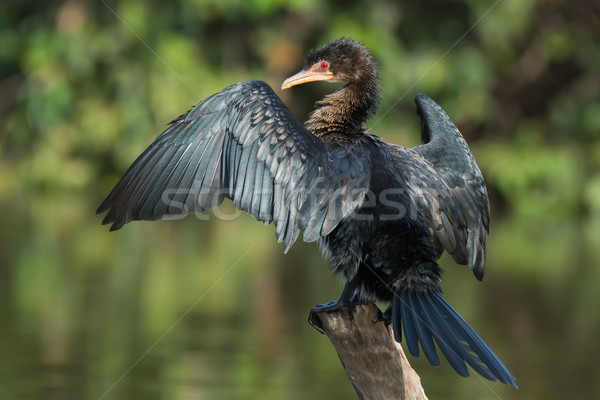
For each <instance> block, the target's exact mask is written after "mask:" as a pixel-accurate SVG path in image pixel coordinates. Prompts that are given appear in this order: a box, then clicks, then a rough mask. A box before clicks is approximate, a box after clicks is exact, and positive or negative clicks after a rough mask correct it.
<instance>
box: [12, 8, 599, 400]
mask: <svg viewBox="0 0 600 400" xmlns="http://www.w3.org/2000/svg"><path fill="white" fill-rule="evenodd" d="M599 15H600V10H599V7H598V5H597V4H596V2H594V1H592V0H580V1H566V0H553V1H543V0H529V1H520V0H500V1H476V0H454V1H450V0H448V1H446V0H431V1H422V2H398V1H392V0H380V1H371V2H366V1H346V2H342V1H328V2H324V1H314V0H293V1H283V0H256V1H244V0H181V1H159V0H153V1H148V2H139V1H133V0H121V1H109V0H99V1H84V0H70V1H66V2H58V1H48V2H45V3H39V2H33V1H4V2H3V3H2V4H1V5H0V209H1V210H2V211H1V212H2V221H1V222H2V224H1V227H0V320H1V321H2V322H1V323H2V326H3V327H4V328H3V329H2V331H0V335H1V336H0V352H1V354H2V356H1V357H0V360H1V361H0V397H2V398H22V399H25V398H48V397H50V398H52V397H55V398H73V399H75V398H77V399H80V398H93V399H98V398H100V397H101V396H103V394H105V393H107V392H106V391H107V390H108V389H109V388H110V389H111V390H112V391H111V392H109V394H107V396H106V398H107V399H108V398H124V399H125V398H193V397H199V398H203V397H206V398H261V399H269V398H273V399H280V398H291V399H293V398H298V399H301V398H306V397H308V396H311V397H312V398H315V399H317V398H323V399H337V398H339V399H341V398H348V397H349V396H352V393H353V392H352V389H351V387H350V386H349V385H348V383H347V380H346V378H345V375H344V373H343V371H342V370H341V368H340V366H339V361H338V360H337V358H336V356H335V353H333V350H332V349H331V347H330V346H329V344H328V342H327V341H326V340H325V339H323V338H320V337H318V338H316V339H315V336H314V335H315V334H314V332H313V331H312V330H311V328H310V327H308V326H306V324H305V321H304V315H305V313H306V310H307V309H308V307H310V306H312V305H313V304H314V303H317V302H322V301H325V300H330V299H331V298H333V297H335V296H336V295H337V291H338V290H339V285H338V284H337V282H335V280H332V279H329V278H328V277H326V275H325V272H324V271H323V265H324V264H325V263H324V262H323V261H322V260H321V259H320V257H319V255H318V252H317V250H316V248H314V246H305V245H303V244H300V243H299V244H297V245H295V246H294V248H293V249H292V251H291V253H290V254H289V255H287V256H285V258H284V257H283V256H282V255H281V253H282V246H281V245H274V244H272V242H273V238H274V236H273V232H272V227H270V228H265V227H263V226H261V225H260V224H257V223H256V222H255V221H253V220H252V219H251V218H248V217H244V218H241V219H239V220H237V221H235V223H223V222H220V223H219V222H218V221H215V219H214V218H211V220H210V221H208V222H207V221H197V220H196V219H195V218H188V219H187V220H185V221H174V222H157V223H139V224H132V225H131V226H127V227H126V229H124V230H122V231H119V232H118V233H113V234H109V233H108V232H107V231H106V230H105V229H104V228H102V227H100V226H99V223H100V221H101V219H100V218H99V217H96V216H94V210H95V208H96V207H97V205H98V204H99V203H100V202H101V200H102V199H103V197H104V196H105V195H106V194H107V193H108V191H109V190H110V188H111V187H112V185H114V183H115V182H116V180H117V179H118V177H119V176H120V174H122V173H123V171H125V169H126V168H127V167H128V166H129V165H130V163H131V162H132V161H133V160H134V159H135V157H136V156H137V155H138V154H139V153H140V152H141V151H142V150H143V149H144V148H145V147H146V146H147V145H148V144H149V143H150V142H151V141H152V140H153V139H154V137H156V136H157V135H158V134H159V133H160V132H161V131H162V129H163V128H164V127H165V126H166V124H167V123H168V122H169V121H171V120H172V119H174V118H175V117H177V116H178V115H180V114H182V113H183V112H185V111H186V110H187V109H188V108H189V107H190V106H192V105H194V104H196V103H198V102H199V101H200V100H201V99H202V98H205V97H207V96H209V95H211V94H212V93H215V92H217V91H219V90H221V89H222V88H224V87H225V86H227V85H230V84H233V83H235V82H238V81H241V80H246V79H262V80H265V81H267V82H268V83H269V84H270V85H271V86H272V87H273V88H275V90H276V91H278V90H279V86H280V84H281V82H282V81H283V79H284V78H285V77H287V76H289V75H291V74H293V73H295V72H297V70H298V69H299V68H300V67H301V66H302V65H303V62H304V55H305V54H306V52H307V50H308V49H309V48H312V47H315V46H320V45H322V44H323V43H325V42H326V41H328V40H331V39H335V38H337V37H340V36H352V37H354V38H356V39H358V40H361V41H363V42H364V43H365V44H366V46H367V47H368V48H369V49H370V50H371V52H372V54H373V56H374V58H375V60H376V61H377V63H378V66H379V71H380V78H381V82H382V86H383V88H384V91H383V101H382V106H381V111H380V112H379V113H378V114H377V115H375V117H374V118H373V119H372V120H371V121H370V122H369V124H368V126H369V127H370V128H371V131H372V133H374V134H376V135H379V136H381V137H383V138H384V139H385V140H387V141H390V142H395V143H399V144H403V145H406V146H410V145H415V144H418V140H419V129H420V126H419V121H418V119H417V116H416V115H415V111H414V104H413V103H412V97H413V96H414V94H415V93H417V92H424V93H427V94H428V95H430V96H431V97H433V98H434V99H435V100H436V101H437V102H438V103H439V104H440V105H441V106H442V107H443V108H444V109H445V110H446V111H447V112H448V114H449V115H450V116H451V117H452V119H453V121H454V122H455V123H456V124H457V125H458V126H459V128H460V129H461V131H462V132H463V134H464V136H465V137H466V138H467V140H468V142H469V143H470V144H471V147H472V149H473V151H474V153H475V156H476V158H477V160H478V163H479V165H480V166H481V169H482V171H483V174H484V176H485V178H486V182H487V185H488V189H489V191H490V195H491V200H492V213H493V218H492V227H491V236H490V241H489V254H488V271H489V273H488V275H487V276H489V278H487V277H486V283H485V285H484V286H485V288H487V289H482V288H480V287H479V286H474V283H473V282H471V281H470V280H469V281H467V280H465V279H462V278H461V277H460V276H463V278H464V274H463V275H460V276H459V275H455V274H454V272H452V270H453V269H454V268H451V269H449V271H448V274H447V276H445V284H444V285H445V286H444V289H445V292H446V293H447V297H448V298H449V300H450V302H451V303H452V304H453V305H455V307H456V308H457V309H459V310H460V312H461V314H463V315H464V316H465V317H466V319H467V320H469V321H476V322H477V321H479V322H481V323H480V324H477V326H478V328H477V330H478V331H479V332H480V333H481V334H482V336H483V337H485V338H486V340H488V341H489V343H490V344H491V345H492V348H494V350H495V351H496V352H497V353H499V354H503V355H506V356H505V357H501V358H503V359H504V360H505V361H506V363H507V365H509V366H510V367H511V369H513V372H514V373H515V375H516V376H517V381H518V384H519V385H520V386H521V391H520V392H514V391H512V389H509V388H505V387H499V386H497V385H494V386H493V391H494V392H495V393H498V395H499V396H500V397H502V398H505V399H508V398H545V399H548V398H563V397H566V396H567V395H568V396H569V397H570V398H582V399H584V398H593V397H594V396H593V395H591V396H590V393H596V394H598V393H600V387H599V384H598V383H597V382H598V380H597V379H595V377H594V376H593V374H591V372H590V371H594V366H595V363H594V358H595V357H594V355H595V356H596V358H597V357H600V348H599V347H598V346H597V345H595V344H594V340H592V339H593V338H595V337H597V335H598V334H599V333H600V316H599V315H598V313H597V312H596V310H597V306H599V305H600V295H599V294H598V291H597V290H596V288H597V285H598V284H599V283H600V276H599V273H598V268H595V267H596V266H597V265H598V264H599V263H600V252H599V248H598V242H597V239H598V237H600V68H599V66H600V46H599V45H598V44H599V43H600V17H599ZM330 90H331V87H330V86H327V85H319V84H315V85H306V87H301V88H297V89H294V90H293V91H287V92H285V93H280V95H281V96H282V98H283V99H284V100H285V101H286V102H287V104H288V105H289V106H290V108H291V109H292V110H293V111H294V112H295V114H296V115H297V116H298V118H300V119H304V118H305V117H306V115H307V113H308V112H309V111H310V110H311V109H312V107H313V103H314V101H315V100H317V99H319V98H320V96H322V95H323V94H324V93H326V92H327V91H330ZM278 93H279V92H278ZM229 207H230V205H229ZM229 212H232V210H229ZM232 243H234V244H235V245H234V246H232ZM246 251H248V253H247V254H246V253H245V252H246ZM240 259H241V260H243V261H240ZM238 264H239V265H238ZM444 264H445V265H449V264H451V262H450V261H448V260H446V261H445V263H444ZM233 267H234V269H232V270H231V272H229V271H230V270H229V269H228V268H233ZM461 272H462V273H464V272H465V271H461ZM458 273H459V272H458V270H457V272H456V274H458ZM224 274H225V275H224ZM227 275H229V276H228V277H227V279H223V277H224V276H227ZM580 276H584V277H586V278H587V279H583V281H582V282H578V281H581V279H580V278H579V277H580ZM494 282H495V283H494ZM217 284H218V286H217ZM213 288H215V289H214V290H213ZM507 293H510V296H508V295H507ZM549 310H550V311H549ZM188 313H189V315H188ZM182 315H183V316H184V317H185V318H180V317H182ZM299 316H301V317H299ZM177 324H179V326H178V325H177ZM181 325H183V326H181ZM557 325H558V327H557ZM502 332H506V335H507V336H508V339H506V337H507V336H505V335H503V334H502ZM166 333H168V334H166ZM159 338H160V339H161V340H158V341H157V339H159ZM163 339H164V340H163ZM508 343H510V345H509V344H508ZM578 344H580V345H581V346H583V347H581V346H578ZM563 345H564V346H567V348H566V349H564V350H561V348H562V346H563ZM558 351H564V353H566V354H565V355H564V356H563V355H562V354H559V355H557V354H556V352H558ZM146 354H147V357H146V358H145V359H141V358H140V357H141V356H142V355H146ZM557 358H559V359H560V358H562V360H561V363H562V365H560V366H558V367H553V365H554V364H555V362H556V361H555V360H556V359H557ZM583 359H586V360H589V362H583V361H581V360H583ZM413 361H414V363H415V366H416V368H418V370H419V373H420V374H421V376H422V378H423V381H424V382H425V386H426V391H427V392H428V394H429V396H430V398H438V397H444V398H497V396H495V395H493V392H491V391H490V390H489V388H488V387H487V386H486V385H484V384H483V383H482V382H481V381H480V380H478V379H477V378H471V379H470V380H468V381H465V380H460V381H459V383H457V379H459V378H457V377H456V375H455V374H454V373H453V372H452V371H451V370H449V368H445V369H444V367H447V365H446V366H444V367H442V368H440V369H432V368H431V367H429V366H428V365H427V363H426V361H424V360H422V359H419V360H411V362H413ZM138 362H139V364H138ZM134 363H135V368H133V369H132V370H131V373H129V374H126V375H123V374H124V373H125V372H126V371H127V370H128V369H129V368H130V367H131V366H132V365H133V364H134ZM512 366H514V368H513V367H512ZM121 377H124V378H123V379H122V380H120V379H121ZM554 382H558V383H556V385H553V384H551V383H554ZM307 383H310V384H307ZM113 384H115V386H114V390H113V389H112V388H113V386H112V385H113ZM495 393H494V394H495ZM515 393H516V394H515Z"/></svg>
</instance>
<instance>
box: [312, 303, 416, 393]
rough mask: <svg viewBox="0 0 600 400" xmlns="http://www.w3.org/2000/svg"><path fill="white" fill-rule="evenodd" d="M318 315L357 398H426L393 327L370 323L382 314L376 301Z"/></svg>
mask: <svg viewBox="0 0 600 400" xmlns="http://www.w3.org/2000/svg"><path fill="white" fill-rule="evenodd" d="M317 316H318V317H319V319H320V320H321V323H322V325H323V329H324V330H325V334H326V335H327V337H329V340H330V341H331V343H332V344H333V346H334V347H335V350H336V352H337V354H338V356H339V357H340V360H341V361H342V365H343V366H344V369H345V370H346V374H347V375H348V378H349V379H350V383H352V386H354V390H356V393H357V394H358V398H359V399H364V400H375V399H382V400H383V399H386V400H388V399H400V400H427V397H426V396H425V392H424V391H423V387H422V386H421V379H420V378H419V375H417V373H416V372H415V370H413V369H412V367H411V366H410V364H409V363H408V360H407V359H406V356H405V355H404V351H403V350H402V347H401V346H400V344H399V343H397V342H396V341H395V340H394V333H393V332H392V327H391V326H390V325H386V324H385V323H384V322H383V321H380V322H377V323H373V322H374V321H376V320H377V319H378V318H379V317H380V316H381V312H380V311H379V309H378V308H377V306H376V305H375V304H359V305H356V306H352V307H349V308H348V309H342V310H337V311H333V312H324V313H317Z"/></svg>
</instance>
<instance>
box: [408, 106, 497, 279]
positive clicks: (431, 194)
mask: <svg viewBox="0 0 600 400" xmlns="http://www.w3.org/2000/svg"><path fill="white" fill-rule="evenodd" d="M415 103H416V104H417V113H418V114H420V116H421V127H422V130H421V135H422V139H423V142H424V144H423V145H421V146H417V147H415V148H413V150H414V151H415V152H416V153H418V154H419V155H420V156H422V157H423V158H424V159H425V160H426V161H427V162H428V163H429V164H430V165H431V166H432V167H433V171H431V167H428V168H427V169H422V174H421V175H422V176H421V177H416V179H417V180H418V181H420V182H419V184H421V185H422V186H424V187H422V188H421V193H420V197H419V200H418V202H420V204H419V206H420V208H421V209H422V211H423V212H424V214H425V215H426V217H427V218H428V220H429V222H430V226H431V228H432V229H433V232H434V237H435V240H436V244H437V246H438V248H439V250H440V252H441V250H443V249H445V250H446V251H447V252H448V253H449V254H450V255H451V256H452V258H454V260H455V261H456V262H457V263H459V264H466V265H468V266H469V268H470V269H471V270H473V273H474V274H475V276H476V277H477V279H479V280H481V279H482V278H483V273H484V268H485V251H486V241H487V233H488V229H489V213H490V210H489V202H488V195H487V190H486V188H485V183H484V181H483V177H482V175H481V172H480V171H479V168H478V167H477V164H476V163H475V159H474V158H473V155H472V154H471V151H470V149H469V146H468V145H467V143H466V142H465V140H464V138H463V137H462V135H461V134H460V132H459V131H458V129H457V128H456V126H454V124H453V123H452V121H450V118H449V117H448V116H447V115H446V113H445V112H444V110H442V108H441V107H440V106H439V105H438V104H436V103H435V102H434V101H433V100H432V99H430V98H429V97H427V96H425V95H424V94H417V96H416V97H415ZM425 171H427V172H425ZM416 183H417V182H416V181H415V184H416ZM423 183H425V185H423Z"/></svg>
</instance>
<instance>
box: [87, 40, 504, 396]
mask: <svg viewBox="0 0 600 400" xmlns="http://www.w3.org/2000/svg"><path fill="white" fill-rule="evenodd" d="M320 80H330V81H341V82H344V83H345V85H344V86H343V87H342V88H340V89H339V90H337V91H336V92H334V93H332V94H329V95H327V96H326V97H325V98H324V99H323V100H321V101H320V102H318V103H317V106H318V107H317V109H316V110H315V111H314V112H313V113H312V114H311V116H310V118H309V120H308V121H307V122H306V125H303V124H302V123H300V122H299V121H298V120H297V119H296V118H295V117H294V116H293V115H292V114H291V112H290V111H289V110H288V109H287V107H286V106H285V105H284V104H283V102H282V101H281V100H280V99H279V97H278V96H277V95H276V94H275V93H274V92H273V90H272V89H271V88H270V87H269V86H268V85H267V84H266V83H264V82H260V81H247V82H240V83H237V84H235V85H232V86H230V87H228V88H225V89H223V90H222V91H220V92H219V93H216V94H214V95H213V96H211V97H209V98H207V99H205V100H203V101H202V102H200V103H199V104H198V105H197V106H195V107H194V108H192V109H191V110H190V111H188V112H187V113H185V114H184V115H182V116H180V117H179V118H177V119H175V120H174V121H173V122H172V123H171V125H170V126H169V128H168V129H167V130H166V131H165V132H163V133H162V134H161V135H160V136H159V137H158V138H157V139H156V140H155V141H154V143H152V144H151V145H150V147H148V148H147V149H146V150H145V151H144V152H143V153H142V155H140V157H139V158H138V159H137V160H136V161H135V162H134V163H133V164H132V165H131V167H130V168H129V169H128V170H127V171H126V172H125V174H124V175H123V177H122V178H121V179H120V180H119V182H118V183H117V184H116V186H115V188H114V189H113V190H112V192H111V193H110V194H109V195H108V197H107V198H106V200H104V202H103V203H102V205H101V206H100V207H99V208H98V211H97V212H98V213H102V212H106V213H107V214H106V216H105V218H104V221H103V223H105V224H112V227H111V230H115V229H119V228H121V227H122V226H123V225H124V224H125V223H127V222H130V221H134V220H155V219H160V218H165V217H168V216H181V215H185V214H187V213H202V212H204V211H206V210H209V209H212V208H215V207H217V206H218V205H219V204H221V202H222V201H223V199H224V198H229V199H232V200H233V202H234V204H235V205H236V206H237V207H239V208H240V209H242V210H245V211H246V212H248V213H249V214H251V215H252V216H254V217H255V218H256V219H257V220H259V221H264V222H265V223H270V222H273V223H274V224H275V227H276V235H277V239H278V241H283V242H284V243H285V249H286V251H287V250H288V249H289V247H290V246H291V245H292V244H293V243H294V241H295V240H296V239H297V237H298V234H299V232H300V231H301V230H304V233H303V239H304V240H305V241H307V242H313V241H316V240H319V241H320V244H321V247H322V249H323V251H324V252H325V253H326V254H328V255H330V257H331V266H332V268H333V269H334V270H335V272H336V273H337V274H338V275H340V276H342V277H343V278H344V279H345V280H346V282H347V283H346V286H345V288H344V290H343V292H342V295H341V296H340V299H339V300H338V301H337V302H332V303H329V304H327V305H323V306H317V307H316V308H315V309H314V310H318V311H327V310H331V309H335V308H338V307H343V306H346V305H348V304H350V303H352V302H358V301H373V300H379V301H387V302H389V303H390V307H389V308H388V310H387V311H386V313H387V314H388V315H389V316H390V317H391V320H392V321H393V327H394V334H395V337H396V339H397V340H398V341H400V340H401V338H402V334H401V327H402V326H403V327H404V337H405V339H406V343H407V347H408V349H409V351H410V352H411V353H412V354H413V355H415V356H418V355H419V345H420V347H421V348H422V350H423V352H424V353H425V355H426V357H427V359H428V360H429V361H430V362H431V363H432V364H433V365H439V363H440V361H439V358H438V356H437V353H436V349H435V345H434V343H437V345H438V347H439V348H440V350H441V351H442V353H443V354H444V356H445V357H446V358H447V359H448V361H449V362H450V364H451V365H452V367H453V368H454V369H455V370H456V371H457V372H458V373H459V374H461V375H463V376H467V375H468V371H467V368H466V366H465V362H466V363H468V364H469V365H470V366H471V367H472V368H473V369H475V371H477V372H478V373H480V374H481V375H482V376H484V377H486V378H488V379H490V380H500V381H501V382H504V383H506V384H511V385H515V381H514V378H513V377H512V375H511V373H510V372H509V371H508V370H507V369H506V367H505V366H504V365H503V364H502V362H501V361H500V360H499V359H498V358H497V357H496V356H495V355H494V354H493V352H492V351H491V350H490V349H489V348H488V346H487V345H486V344H485V343H484V342H483V341H482V340H481V338H479V336H477V334H476V333H475V332H474V331H473V330H472V329H471V328H470V327H469V325H468V324H467V323H466V322H465V321H464V320H463V319H462V318H461V317H460V316H459V315H458V314H457V313H456V311H454V310H453V309H452V307H450V306H449V305H448V304H447V303H446V302H445V301H444V299H443V298H442V297H441V290H440V287H439V281H440V272H441V271H440V268H439V266H438V263H437V260H438V259H439V257H440V255H441V254H442V253H443V251H444V250H445V251H447V252H448V253H449V254H450V255H451V256H452V257H453V258H454V260H455V261H456V262H457V263H459V264H464V265H468V267H469V268H470V269H471V270H473V272H474V274H475V276H476V277H477V278H478V279H479V280H481V279H482V277H483V273H484V264H485V248H486V238H487V231H488V225H489V206H488V197H487V192H486V189H485V185H484V182H483V178H482V176H481V173H480V171H479V168H478V167H477V164H476V163H475V160H474V158H473V156H472V154H471V152H470V150H469V147H468V146H467V144H466V142H465V141H464V139H463V138H462V136H461V134H460V133H459V131H458V129H456V127H455V126H454V124H452V122H451V121H450V119H449V118H448V116H447V115H446V114H445V113H444V111H443V110H442V109H441V108H440V107H439V106H438V105H437V104H436V103H435V102H434V101H433V100H431V99H430V98H429V97H427V96H425V95H423V94H418V95H417V96H416V98H415V102H416V105H417V112H418V113H419V114H420V116H421V121H422V138H423V142H424V144H422V145H420V146H417V147H414V148H404V147H401V146H397V145H393V144H388V143H385V142H383V141H382V140H381V139H379V138H378V137H376V136H374V135H371V134H368V133H367V132H366V130H365V128H364V122H365V121H366V120H367V119H368V118H369V117H371V116H372V115H373V114H374V113H375V111H376V110H377V108H378V104H379V98H380V89H379V82H378V78H377V72H376V68H375V63H374V62H373V60H372V58H371V56H370V55H369V53H368V52H367V51H366V49H365V48H364V47H363V46H362V45H361V44H359V43H357V42H355V41H354V40H352V39H338V40H335V41H333V42H330V43H328V44H327V45H325V46H323V47H322V48H319V49H317V50H315V51H313V52H312V53H310V54H309V56H308V60H307V62H306V65H305V66H304V68H303V69H302V71H300V72H299V73H298V74H296V75H294V76H293V77H291V78H289V79H287V80H286V81H285V82H284V83H283V86H282V88H284V89H285V88H288V87H291V86H294V85H297V84H301V83H304V82H311V81H320ZM312 323H313V324H315V325H317V327H318V322H316V321H315V320H312Z"/></svg>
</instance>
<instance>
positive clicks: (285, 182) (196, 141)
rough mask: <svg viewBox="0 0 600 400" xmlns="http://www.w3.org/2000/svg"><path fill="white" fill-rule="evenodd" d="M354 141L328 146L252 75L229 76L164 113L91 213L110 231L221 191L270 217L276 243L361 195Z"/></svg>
mask: <svg viewBox="0 0 600 400" xmlns="http://www.w3.org/2000/svg"><path fill="white" fill-rule="evenodd" d="M358 152H359V149H358V148H356V149H354V148H352V147H351V146H348V147H345V148H335V149H334V148H329V147H328V146H327V145H326V144H325V143H324V142H323V141H321V140H320V139H319V138H317V137H316V136H314V135H312V134H311V133H310V132H309V131H308V130H307V129H306V128H305V127H304V126H303V125H302V124H301V123H300V122H299V121H298V120H297V119H296V118H295V117H294V116H293V114H292V113H291V112H290V111H289V109H288V108H287V107H286V106H285V105H284V104H283V102H282V101H281V99H279V97H278V96H277V95H276V94H275V93H274V92H273V90H272V89H271V88H270V87H269V86H268V85H267V84H266V83H265V82H261V81H246V82H240V83H238V84H235V85H232V86H230V87H228V88H225V89H223V90H222V91H220V92H218V93H216V94H215V95H213V96H211V97H209V98H207V99H205V100H203V101H202V102H200V103H199V104H198V105H197V106H195V107H194V108H192V109H191V110H190V111H188V112H187V113H186V114H184V115H182V116H181V117H179V118H177V119H176V120H174V121H173V122H172V123H171V125H170V126H169V128H168V129H167V130H166V131H165V132H163V133H162V134H161V135H160V136H159V137H158V138H157V139H156V140H155V141H154V142H153V143H152V144H151V145H150V146H149V147H148V148H147V149H146V150H145V151H144V152H143V153H142V154H141V155H140V156H139V158H138V159H137V160H136V161H135V162H134V163H133V164H132V165H131V166H130V167H129V169H128V170H127V171H126V172H125V174H124V175H123V176H122V177H121V179H120V180H119V182H118V183H117V184H116V186H115V187H114V189H113V190H112V191H111V193H110V194H109V195H108V197H107V198H106V199H105V200H104V202H103V203H102V204H101V205H100V207H99V208H98V210H97V213H102V212H107V215H106V217H105V218H104V220H103V224H112V226H111V230H116V229H119V228H121V227H122V226H123V225H124V224H126V223H127V222H130V221H135V220H156V219H160V218H167V217H175V216H182V215H186V214H188V213H202V212H204V211H206V210H209V209H213V208H215V207H217V206H219V205H220V204H221V202H222V201H223V199H224V198H230V199H232V200H233V202H234V204H235V205H236V206H237V207H238V208H240V209H242V210H244V211H246V212H248V213H249V214H251V215H252V216H254V217H255V218H256V219H257V220H259V221H264V222H265V223H270V222H274V224H275V226H276V234H277V239H278V241H282V240H283V241H285V247H286V251H287V249H288V248H289V247H290V246H291V245H292V243H293V242H294V241H295V240H296V238H297V236H298V233H299V231H300V229H304V240H305V241H314V240H317V239H318V238H319V237H320V236H324V235H327V234H329V233H330V232H331V231H332V230H333V229H334V228H335V226H337V224H338V223H339V222H340V221H341V220H342V219H344V218H345V217H347V216H348V214H350V213H351V212H352V211H353V210H355V209H356V208H357V207H358V206H359V205H360V204H361V202H362V200H363V198H364V195H365V193H366V191H367V190H368V187H369V179H370V174H369V173H368V164H367V161H368V160H365V158H364V157H357V154H358Z"/></svg>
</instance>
